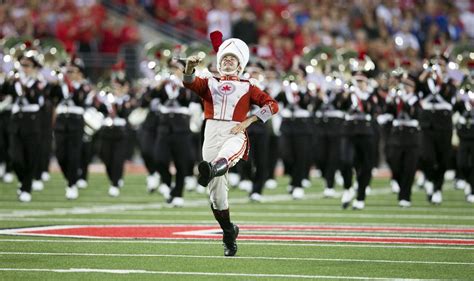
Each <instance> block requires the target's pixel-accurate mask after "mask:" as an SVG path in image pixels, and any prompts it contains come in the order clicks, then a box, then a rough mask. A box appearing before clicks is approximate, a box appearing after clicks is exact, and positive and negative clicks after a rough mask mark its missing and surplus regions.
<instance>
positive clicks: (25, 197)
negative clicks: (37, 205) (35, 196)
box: [18, 191, 31, 203]
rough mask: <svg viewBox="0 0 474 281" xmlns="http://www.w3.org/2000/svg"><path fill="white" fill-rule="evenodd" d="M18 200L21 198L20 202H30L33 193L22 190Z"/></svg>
mask: <svg viewBox="0 0 474 281" xmlns="http://www.w3.org/2000/svg"><path fill="white" fill-rule="evenodd" d="M18 200H20V202H24V203H28V202H30V201H31V194H30V193H28V192H26V191H21V192H20V195H19V196H18Z"/></svg>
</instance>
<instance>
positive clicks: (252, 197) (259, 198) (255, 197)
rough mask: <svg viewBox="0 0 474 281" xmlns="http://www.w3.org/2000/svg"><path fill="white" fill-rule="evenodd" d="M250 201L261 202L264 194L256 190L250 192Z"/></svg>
mask: <svg viewBox="0 0 474 281" xmlns="http://www.w3.org/2000/svg"><path fill="white" fill-rule="evenodd" d="M250 202H257V203H261V202H262V195H261V194H259V193H256V192H254V193H252V194H250Z"/></svg>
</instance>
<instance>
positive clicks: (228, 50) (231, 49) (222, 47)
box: [211, 31, 250, 75]
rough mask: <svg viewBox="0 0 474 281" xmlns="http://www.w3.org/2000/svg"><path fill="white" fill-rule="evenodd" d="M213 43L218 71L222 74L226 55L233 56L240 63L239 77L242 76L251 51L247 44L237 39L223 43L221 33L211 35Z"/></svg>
mask: <svg viewBox="0 0 474 281" xmlns="http://www.w3.org/2000/svg"><path fill="white" fill-rule="evenodd" d="M219 39H220V40H219ZM211 41H212V45H213V47H214V50H215V51H216V52H217V71H219V73H221V69H220V62H221V60H222V58H223V57H224V56H225V55H233V56H235V57H236V58H237V60H238V61H239V64H240V67H241V69H240V72H239V75H241V74H242V73H243V71H244V69H245V66H246V65H247V63H248V62H249V56H250V50H249V47H248V46H247V44H246V43H245V42H244V41H242V40H240V39H237V38H230V39H227V40H225V41H224V42H222V34H221V33H220V32H219V31H215V32H213V33H211ZM221 42H222V43H221ZM221 74H222V73H221Z"/></svg>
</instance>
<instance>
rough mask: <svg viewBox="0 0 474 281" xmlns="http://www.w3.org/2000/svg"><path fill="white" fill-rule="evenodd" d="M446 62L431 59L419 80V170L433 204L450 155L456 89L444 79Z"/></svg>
mask: <svg viewBox="0 0 474 281" xmlns="http://www.w3.org/2000/svg"><path fill="white" fill-rule="evenodd" d="M447 63H448V58H447V57H445V56H442V55H438V56H433V57H432V58H431V59H430V60H429V61H428V62H426V67H425V69H424V70H423V72H422V73H421V74H420V76H419V83H418V89H417V91H418V92H421V93H420V94H421V96H422V100H421V106H422V108H423V110H422V112H421V115H420V119H419V121H420V127H421V130H422V155H421V167H422V170H423V172H424V174H425V176H426V184H425V189H426V194H427V197H428V200H429V201H430V202H431V203H433V204H441V202H442V201H443V198H442V194H441V190H442V187H443V182H444V173H445V172H446V169H447V166H448V163H449V159H450V155H451V150H452V147H451V138H452V134H453V123H452V110H453V98H454V97H455V95H456V87H455V85H454V83H453V81H452V79H450V78H448V76H447V72H446V64H447Z"/></svg>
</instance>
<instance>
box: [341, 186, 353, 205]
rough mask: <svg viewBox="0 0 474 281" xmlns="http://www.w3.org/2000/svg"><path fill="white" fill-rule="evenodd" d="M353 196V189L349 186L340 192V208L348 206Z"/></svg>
mask: <svg viewBox="0 0 474 281" xmlns="http://www.w3.org/2000/svg"><path fill="white" fill-rule="evenodd" d="M353 198H354V189H352V188H349V189H346V190H344V191H343V192H342V197H341V203H342V208H344V209H346V208H347V207H349V203H350V202H351V201H352V199H353Z"/></svg>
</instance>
